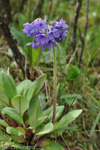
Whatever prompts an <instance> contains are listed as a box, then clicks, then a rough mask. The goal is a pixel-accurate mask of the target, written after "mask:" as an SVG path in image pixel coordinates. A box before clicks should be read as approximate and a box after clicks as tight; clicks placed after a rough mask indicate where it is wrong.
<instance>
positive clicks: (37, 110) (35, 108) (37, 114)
mask: <svg viewBox="0 0 100 150" xmlns="http://www.w3.org/2000/svg"><path fill="white" fill-rule="evenodd" d="M28 114H29V121H30V125H32V124H34V123H35V122H36V121H37V120H38V119H39V118H41V117H42V115H43V112H42V108H41V106H40V102H39V98H38V96H35V97H33V98H32V99H31V101H30V104H29V109H28Z"/></svg>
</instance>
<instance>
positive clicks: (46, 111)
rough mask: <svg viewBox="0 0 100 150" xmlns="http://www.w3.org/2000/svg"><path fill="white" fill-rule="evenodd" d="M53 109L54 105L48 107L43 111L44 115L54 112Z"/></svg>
mask: <svg viewBox="0 0 100 150" xmlns="http://www.w3.org/2000/svg"><path fill="white" fill-rule="evenodd" d="M52 110H53V106H50V107H49V108H48V109H46V110H44V111H43V115H44V116H49V115H50V113H51V112H52Z"/></svg>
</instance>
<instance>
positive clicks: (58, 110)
mask: <svg viewBox="0 0 100 150" xmlns="http://www.w3.org/2000/svg"><path fill="white" fill-rule="evenodd" d="M63 110H64V106H57V108H56V117H55V121H57V120H58V119H59V118H60V116H61V114H62V112H63ZM52 116H53V109H52V111H51V113H50V115H49V116H48V120H52Z"/></svg>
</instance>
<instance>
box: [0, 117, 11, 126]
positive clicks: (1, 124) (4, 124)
mask: <svg viewBox="0 0 100 150" xmlns="http://www.w3.org/2000/svg"><path fill="white" fill-rule="evenodd" d="M0 126H4V127H8V126H9V125H8V124H7V123H6V122H5V121H4V120H2V119H0Z"/></svg>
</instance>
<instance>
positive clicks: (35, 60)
mask: <svg viewBox="0 0 100 150" xmlns="http://www.w3.org/2000/svg"><path fill="white" fill-rule="evenodd" d="M40 56H41V47H39V48H37V49H32V64H33V66H37V65H38V64H39V63H40Z"/></svg>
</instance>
